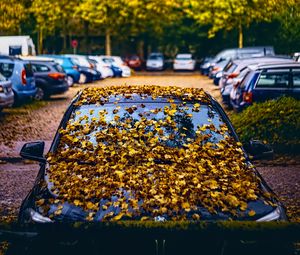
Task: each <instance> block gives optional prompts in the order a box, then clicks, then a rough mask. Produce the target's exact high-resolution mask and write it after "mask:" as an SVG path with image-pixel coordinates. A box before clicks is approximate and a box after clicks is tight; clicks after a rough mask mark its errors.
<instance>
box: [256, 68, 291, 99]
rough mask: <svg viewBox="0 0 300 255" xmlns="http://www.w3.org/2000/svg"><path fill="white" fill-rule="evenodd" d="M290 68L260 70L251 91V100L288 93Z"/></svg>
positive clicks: (270, 97)
mask: <svg viewBox="0 0 300 255" xmlns="http://www.w3.org/2000/svg"><path fill="white" fill-rule="evenodd" d="M290 75H291V74H290V69H288V68H286V69H267V70H263V71H261V73H260V75H259V77H258V80H257V82H256V84H255V87H254V89H253V91H252V96H253V101H254V102H259V101H265V100H269V99H274V98H278V97H280V96H288V95H289V94H290V85H291V83H290V80H291V79H290Z"/></svg>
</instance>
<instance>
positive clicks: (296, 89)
mask: <svg viewBox="0 0 300 255" xmlns="http://www.w3.org/2000/svg"><path fill="white" fill-rule="evenodd" d="M291 96H292V97H295V98H297V99H300V68H298V69H292V90H291Z"/></svg>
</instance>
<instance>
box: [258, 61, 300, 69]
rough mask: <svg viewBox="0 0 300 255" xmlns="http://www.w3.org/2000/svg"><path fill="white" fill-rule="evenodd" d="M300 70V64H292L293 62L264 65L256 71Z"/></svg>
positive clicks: (260, 65) (259, 65)
mask: <svg viewBox="0 0 300 255" xmlns="http://www.w3.org/2000/svg"><path fill="white" fill-rule="evenodd" d="M294 67H296V68H300V63H296V62H294V63H291V62H286V63H282V62H274V63H267V64H266V63H262V64H258V65H257V68H256V69H266V68H294Z"/></svg>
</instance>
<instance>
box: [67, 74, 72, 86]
mask: <svg viewBox="0 0 300 255" xmlns="http://www.w3.org/2000/svg"><path fill="white" fill-rule="evenodd" d="M67 83H68V85H69V87H72V86H73V84H74V79H73V77H72V76H70V75H68V76H67Z"/></svg>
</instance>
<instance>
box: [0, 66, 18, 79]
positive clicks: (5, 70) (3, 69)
mask: <svg viewBox="0 0 300 255" xmlns="http://www.w3.org/2000/svg"><path fill="white" fill-rule="evenodd" d="M14 66H15V64H13V63H0V73H1V74H2V75H3V76H4V77H5V78H10V77H11V76H12V74H13V71H14Z"/></svg>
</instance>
